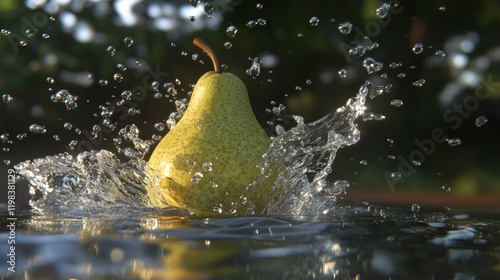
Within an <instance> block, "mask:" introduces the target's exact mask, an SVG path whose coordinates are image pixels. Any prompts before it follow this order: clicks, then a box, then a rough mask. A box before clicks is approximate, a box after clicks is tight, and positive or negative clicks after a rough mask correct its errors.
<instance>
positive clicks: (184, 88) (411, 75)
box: [0, 0, 500, 200]
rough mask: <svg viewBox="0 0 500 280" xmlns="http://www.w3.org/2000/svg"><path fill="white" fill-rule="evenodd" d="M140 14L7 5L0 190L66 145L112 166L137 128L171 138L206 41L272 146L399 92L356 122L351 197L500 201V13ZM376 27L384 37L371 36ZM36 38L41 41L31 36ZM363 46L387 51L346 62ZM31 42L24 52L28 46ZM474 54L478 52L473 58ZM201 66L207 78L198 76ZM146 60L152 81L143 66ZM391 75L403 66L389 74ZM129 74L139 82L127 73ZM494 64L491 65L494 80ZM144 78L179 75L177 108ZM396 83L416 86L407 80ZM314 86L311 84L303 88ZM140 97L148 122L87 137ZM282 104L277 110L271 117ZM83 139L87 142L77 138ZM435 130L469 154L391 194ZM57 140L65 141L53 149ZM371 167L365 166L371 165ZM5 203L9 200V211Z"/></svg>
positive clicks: (75, 5)
mask: <svg viewBox="0 0 500 280" xmlns="http://www.w3.org/2000/svg"><path fill="white" fill-rule="evenodd" d="M125 2H126V1H125ZM130 2H133V1H130ZM130 2H129V3H130ZM137 2H138V3H136V4H134V5H133V6H132V7H130V8H131V10H130V13H131V14H133V15H134V17H135V18H136V21H135V22H132V23H130V24H125V23H124V22H123V17H122V16H121V14H120V13H121V12H117V11H123V8H120V7H119V3H120V1H101V2H94V1H69V3H68V4H67V5H64V6H53V5H52V6H51V5H49V4H48V3H42V4H40V5H38V6H30V5H31V4H30V3H32V1H17V0H3V1H2V2H1V3H0V29H5V30H9V31H10V35H8V36H6V35H0V96H1V95H4V94H9V95H10V96H11V97H12V98H13V100H12V101H11V102H8V103H4V102H1V101H0V135H2V134H5V133H8V135H9V136H8V139H9V140H6V142H4V143H2V142H1V141H0V146H1V149H3V150H2V151H0V155H1V157H0V158H1V160H2V162H0V164H1V165H0V174H1V176H0V180H1V181H0V186H2V188H3V187H4V186H5V185H6V184H7V183H6V182H7V178H6V177H7V176H6V174H7V170H8V169H9V168H12V166H13V165H15V164H17V163H19V162H21V161H24V160H29V159H35V158H39V157H45V156H48V155H54V154H58V153H61V152H66V151H70V152H71V150H69V149H68V144H69V143H70V142H71V141H72V140H78V141H80V142H79V143H84V142H82V141H87V143H91V144H90V147H92V148H94V149H107V150H111V151H114V152H115V151H116V150H115V148H114V146H113V141H112V139H113V138H114V137H116V136H117V131H118V130H119V129H120V128H123V127H125V126H126V125H127V124H131V123H135V124H136V125H137V126H138V127H139V128H140V131H141V138H143V139H151V136H152V135H153V134H158V135H163V134H165V133H166V131H167V130H164V131H157V130H155V128H154V124H155V123H158V122H161V121H164V120H165V119H166V118H167V117H168V115H169V114H170V113H171V112H173V111H174V110H175V105H174V104H173V102H172V101H173V100H175V99H182V98H187V96H188V94H187V93H188V92H189V90H190V84H194V83H195V82H196V80H197V79H198V78H199V77H200V76H201V75H202V74H203V73H204V72H206V71H208V70H211V63H210V62H209V60H208V58H207V57H206V56H205V55H204V54H203V53H202V52H201V51H200V50H199V49H197V48H196V47H194V46H193V45H192V43H191V42H192V40H193V38H194V37H196V36H200V37H203V38H205V40H206V41H208V42H209V43H210V44H211V45H212V47H213V49H214V50H215V51H216V53H217V54H218V56H219V59H220V60H221V62H222V63H223V64H226V65H227V67H228V70H227V71H230V72H232V73H234V74H236V75H238V76H239V77H241V78H242V79H243V81H244V82H245V84H246V86H247V88H248V90H249V93H250V98H251V102H252V105H253V108H254V112H255V114H256V116H257V118H258V119H259V121H260V122H261V124H262V126H263V127H265V128H266V131H268V132H269V133H270V134H271V135H272V134H274V133H275V132H274V130H273V126H270V125H268V124H267V122H268V121H274V122H275V124H276V123H280V124H282V125H284V126H285V127H286V128H290V127H292V126H293V125H294V124H295V123H294V122H293V121H292V119H291V115H301V116H303V117H304V119H305V121H306V122H311V121H314V120H317V119H319V118H320V117H322V116H324V115H326V114H328V113H330V112H333V111H335V110H336V108H338V107H340V106H342V105H343V104H345V102H346V101H347V100H348V99H349V98H350V97H352V96H354V95H355V93H356V92H357V90H358V89H359V87H360V86H361V85H362V84H363V83H364V81H365V80H366V79H368V78H370V79H371V80H372V81H373V82H374V83H376V84H377V83H378V84H392V85H393V87H392V89H391V91H390V92H386V93H384V94H382V95H381V96H379V97H377V98H374V99H372V100H368V101H367V107H368V111H369V112H374V113H377V114H382V115H384V116H385V117H386V118H385V119H384V120H381V121H368V122H364V121H362V120H359V122H358V123H359V128H360V130H361V133H362V134H361V140H360V142H359V143H358V144H356V145H354V146H352V147H348V148H346V149H343V150H341V151H340V152H339V154H338V156H337V159H336V161H335V163H334V166H333V173H332V175H331V176H332V178H331V179H332V180H335V179H347V180H349V181H351V183H353V186H352V187H351V188H355V189H357V190H363V189H366V190H380V191H388V190H389V189H390V190H391V191H396V192H403V191H412V192H422V191H434V192H443V190H442V186H443V185H448V186H449V187H450V188H451V190H452V192H453V193H457V194H465V195H470V194H477V193H491V192H498V190H499V188H498V186H499V182H500V176H499V175H498V171H499V170H500V169H499V167H500V165H499V161H498V156H499V153H498V150H499V149H498V139H499V138H498V121H499V117H500V113H499V110H498V105H499V97H500V94H499V92H500V84H499V83H500V76H499V70H500V68H499V65H500V64H499V63H498V62H500V51H496V52H495V50H496V49H495V48H498V47H500V37H499V36H498V30H500V3H499V2H498V1H494V0H481V1H474V3H472V4H471V3H470V2H465V1H464V2H458V1H403V0H402V1H392V2H390V1H387V3H392V5H394V3H396V2H397V3H399V7H394V6H392V7H393V10H394V11H398V12H397V14H396V13H390V14H389V15H388V16H387V17H386V18H384V19H378V18H377V17H376V15H375V10H376V8H377V6H378V5H379V4H380V3H381V2H379V1H369V0H365V1H286V2H279V1H232V2H231V1H229V2H228V1H223V0H218V1H211V3H212V6H213V8H214V12H213V14H212V15H213V18H212V19H209V18H208V17H206V16H205V15H203V14H196V13H195V12H193V11H192V12H191V14H192V15H195V14H196V19H194V21H192V20H190V18H189V15H191V14H189V13H188V14H187V15H186V14H183V13H182V11H183V9H187V7H193V6H192V5H191V4H190V2H193V1H137ZM194 2H195V1H194ZM207 2H208V1H206V2H204V1H201V2H200V4H199V5H200V6H202V7H203V6H204V5H205V4H206V3H207ZM258 3H261V4H262V6H263V7H262V8H261V9H258V8H257V4H258ZM313 16H316V17H318V18H319V20H320V21H319V24H318V25H317V26H312V25H311V24H309V20H310V19H311V17H313ZM50 17H53V18H50ZM63 18H66V19H67V18H73V19H75V23H76V24H75V25H74V26H73V27H68V26H65V24H64V19H63ZM259 18H261V19H264V20H266V24H265V25H256V26H254V27H253V28H249V27H247V26H246V24H247V23H248V22H249V21H250V20H257V19H259ZM345 21H350V22H351V23H352V24H353V25H354V26H355V27H357V28H358V29H354V30H353V31H352V32H351V34H348V35H345V34H341V33H340V32H339V30H338V25H339V24H340V23H342V22H345ZM230 25H234V26H235V27H237V29H238V32H237V34H236V36H235V37H234V38H229V37H228V36H227V35H226V28H227V27H228V26H230ZM382 25H383V26H382ZM82 26H84V27H86V28H88V29H86V28H82ZM370 26H371V27H374V28H375V29H372V30H371V31H370V30H368V31H367V30H366V28H367V27H370ZM33 27H34V28H33ZM26 28H29V29H31V32H30V31H29V30H28V32H26ZM376 28H378V29H376ZM82 30H91V31H92V32H91V35H89V36H88V37H87V39H84V40H82V39H80V40H79V39H78V35H79V34H81V33H79V32H80V31H82ZM363 32H364V33H368V32H372V33H371V34H370V35H371V36H370V37H371V40H372V41H373V42H378V43H379V47H378V48H375V49H374V50H372V51H369V52H367V53H366V54H365V55H364V56H363V57H361V58H357V57H352V56H346V55H345V52H346V50H347V49H346V46H351V47H352V46H353V44H352V42H353V41H354V42H356V40H357V39H359V38H360V37H356V36H359V35H360V34H363ZM27 33H28V34H29V33H32V36H28V35H27ZM47 35H48V36H47ZM47 37H48V38H47ZM125 37H131V38H132V39H133V41H134V43H133V44H132V45H131V46H130V47H127V46H126V45H125V44H124V38H125ZM20 40H24V41H26V44H27V45H26V46H20V45H19V44H20ZM225 42H231V43H232V45H233V46H232V48H230V49H226V48H225V47H224V43H225ZM419 42H420V43H422V44H423V45H424V51H423V52H422V53H421V54H418V55H417V54H415V53H413V52H412V47H413V46H414V45H415V43H419ZM467 43H469V44H467ZM469 45H471V46H472V47H471V48H468V46H469ZM109 46H113V47H114V48H115V49H116V54H115V55H114V56H111V55H110V53H109V52H108V51H107V48H108V47H109ZM437 50H444V51H445V52H446V57H445V58H438V57H437V56H436V55H435V52H436V51H437ZM183 52H184V53H186V54H187V55H183ZM194 53H196V54H199V58H198V59H197V61H194V60H193V59H191V56H192V55H193V54H194ZM455 55H456V56H455ZM254 57H260V58H261V59H262V60H264V58H265V57H268V58H269V57H272V58H274V59H275V61H276V63H275V64H274V65H272V67H266V65H268V64H265V63H264V62H263V64H262V68H261V73H260V75H259V76H258V77H257V78H256V79H253V78H252V77H250V76H248V75H247V74H246V73H245V71H246V69H248V68H250V66H251V61H250V60H249V58H254ZM366 57H373V58H375V59H376V60H377V61H380V62H383V63H384V67H383V69H382V70H381V71H379V72H377V73H374V74H372V75H368V74H367V73H366V71H365V69H364V68H363V67H362V61H363V59H365V58H366ZM457 57H458V58H465V59H466V60H467V61H468V62H467V63H466V64H464V66H463V67H462V68H460V67H457V65H456V63H454V62H453V61H454V60H453V58H457ZM200 59H201V60H203V61H204V62H205V64H203V65H200V62H199V60H200ZM136 60H140V61H141V62H142V66H143V67H138V66H137V65H135V61H136ZM393 62H396V63H401V64H402V66H401V67H397V68H391V67H390V66H389V65H390V64H391V63H393ZM119 63H121V64H124V65H125V66H126V67H127V68H128V69H127V70H126V71H124V72H122V71H120V70H119V69H117V64H119ZM485 63H486V64H489V65H487V66H484V65H486V64H485ZM134 65H135V66H134ZM145 66H149V67H150V68H152V69H157V70H158V69H159V70H158V71H160V72H163V73H168V76H166V75H163V76H161V77H160V78H161V80H160V81H159V82H161V83H160V85H161V86H160V92H162V93H163V94H168V92H167V89H166V88H165V87H163V84H165V83H173V84H175V88H176V90H177V91H178V94H177V95H176V96H175V97H170V98H165V97H162V98H161V99H155V98H154V97H153V96H154V92H153V90H152V89H151V88H150V87H149V86H148V85H150V84H151V82H152V81H153V79H150V77H151V75H150V74H149V72H148V71H145ZM340 69H346V70H347V77H346V78H344V79H341V78H340V77H339V75H338V74H337V73H338V71H339V70H340ZM465 70H468V71H469V72H470V73H472V74H475V75H476V76H477V77H479V78H480V79H482V80H485V81H490V82H488V83H486V84H484V83H483V84H481V83H479V84H467V81H466V80H464V76H461V74H463V73H464V71H465ZM469 72H466V73H469ZM89 73H91V74H92V75H93V77H94V78H93V79H92V80H89V79H88V78H87V76H88V74H89ZM115 73H120V74H121V75H122V76H123V80H122V81H121V82H118V81H117V80H114V78H113V75H114V74H115ZM384 73H385V75H387V77H386V78H384V76H385V75H383V74H384ZM399 73H405V75H406V76H405V77H404V78H398V77H397V75H398V74H399ZM78 74H79V76H78ZM48 77H52V78H53V79H54V83H53V84H50V83H48V82H47V78H48ZM102 79H105V80H107V81H108V82H109V83H108V85H107V86H102V85H100V84H99V81H100V80H102ZM176 79H178V80H179V81H180V85H179V84H176ZM308 79H310V80H311V83H310V84H309V83H308V82H306V80H308ZM418 79H425V81H426V83H425V84H424V85H423V86H422V87H416V86H414V85H413V82H414V81H416V80H418ZM145 81H147V83H146V84H145ZM495 81H498V82H496V83H495ZM450 85H461V86H459V89H457V90H454V91H451V92H453V93H454V94H449V95H445V94H444V93H443V92H444V90H445V89H446V88H447V86H450ZM134 88H141V89H146V90H145V91H144V100H141V101H137V100H133V101H134V103H133V104H136V105H134V106H137V109H140V111H141V113H140V114H135V115H128V114H126V113H125V112H124V111H123V110H122V109H123V108H124V107H122V108H116V109H115V114H114V115H113V116H111V117H110V120H111V121H112V122H113V123H114V124H115V125H116V127H117V129H116V130H115V131H111V132H109V133H108V132H106V133H104V134H103V137H104V138H99V141H97V140H96V141H94V142H91V141H89V139H88V137H86V136H85V134H86V132H91V131H92V127H93V126H94V125H95V124H100V123H101V121H102V116H101V109H100V108H99V106H102V105H104V106H109V105H113V104H114V103H113V102H114V101H116V100H119V99H120V98H119V97H120V94H121V93H122V92H123V91H124V90H133V89H134ZM61 89H66V90H68V91H69V92H70V93H71V94H72V95H76V96H78V98H79V99H78V101H77V103H78V107H77V108H76V109H74V110H67V108H66V106H65V105H64V104H62V103H54V102H52V101H51V98H50V97H51V95H53V94H54V93H55V92H57V91H59V90H61ZM486 89H487V90H488V93H489V96H488V98H487V99H485V100H480V101H479V103H478V106H476V107H477V108H476V107H474V110H472V111H471V112H466V113H467V114H463V115H460V118H459V120H460V121H461V123H460V125H457V128H456V129H454V128H453V127H452V125H454V124H455V122H451V121H449V120H447V119H446V118H445V117H444V115H443V114H444V113H445V112H447V110H450V109H452V110H453V109H454V108H456V107H454V105H463V102H464V100H467V97H469V98H473V97H474V94H475V92H477V91H478V90H479V91H481V92H486ZM443 96H447V97H448V101H447V102H441V101H440V100H441V99H440V98H442V97H443ZM141 99H142V98H141ZM393 99H400V100H403V101H404V105H403V106H402V107H400V108H396V107H394V106H391V105H390V102H391V101H392V100H393ZM469 100H470V99H469ZM135 101H137V102H135ZM273 101H274V102H275V103H276V105H272V102H273ZM106 102H109V104H108V105H106ZM130 104H132V103H130ZM130 104H129V105H130ZM279 104H284V105H285V106H286V110H285V111H284V112H283V116H282V119H283V121H281V122H279V121H277V120H276V117H274V118H273V115H272V114H269V113H267V112H266V109H272V107H274V106H277V105H279ZM454 116H457V115H456V114H454ZM478 116H485V117H487V119H488V122H487V123H486V124H485V125H484V126H482V127H477V126H476V125H475V119H476V118H477V117H478ZM66 122H71V123H72V124H73V128H72V129H71V130H67V129H64V128H63V124H64V123H66ZM33 123H36V124H40V125H43V126H45V127H46V130H47V132H46V133H45V134H33V133H31V132H29V131H28V128H29V126H30V125H31V124H33ZM75 128H79V129H80V130H82V131H83V133H82V134H80V135H78V134H77V133H76V132H75ZM436 128H439V129H443V130H444V131H445V133H446V135H447V136H448V137H449V138H460V139H461V142H462V144H461V145H459V146H456V147H451V146H448V145H447V144H446V143H444V144H436V148H435V151H434V152H433V153H432V154H431V155H429V156H427V157H426V158H425V160H424V161H423V162H422V166H420V167H414V168H415V170H416V173H415V174H413V175H411V176H409V177H408V178H406V180H405V181H404V182H399V183H397V184H395V185H392V186H389V184H388V183H387V181H386V178H385V177H384V173H385V172H394V171H397V170H398V166H399V165H400V163H401V161H400V160H398V159H395V160H393V159H390V158H388V155H394V156H396V157H398V156H402V157H403V158H406V159H407V158H408V156H409V155H410V153H411V152H412V151H414V150H415V149H416V148H417V147H416V145H415V143H414V141H415V140H416V139H419V140H422V139H425V138H429V137H431V135H432V134H431V133H432V131H433V130H434V129H436ZM24 133H27V134H26V135H27V137H25V138H24V139H23V140H19V139H18V138H17V135H19V134H21V135H22V134H24ZM53 135H58V136H59V138H60V140H59V141H56V140H54V138H53ZM388 138H391V139H393V140H394V144H391V143H389V142H388V141H387V139H388ZM10 140H11V141H12V143H10V142H9V141H10ZM78 147H89V146H82V145H81V146H77V151H79V152H80V151H82V150H78ZM73 152H75V151H73ZM148 156H149V155H148ZM148 156H147V157H148ZM147 157H146V158H147ZM361 160H366V161H367V164H366V165H362V164H360V163H359V162H360V161H361ZM17 190H18V193H22V196H23V197H25V198H27V197H28V195H27V186H25V184H24V183H23V182H19V183H17ZM5 193H6V192H5V191H2V192H0V198H1V199H2V200H5ZM24 200H26V199H24Z"/></svg>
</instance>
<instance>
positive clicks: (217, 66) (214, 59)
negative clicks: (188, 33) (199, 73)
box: [193, 37, 222, 74]
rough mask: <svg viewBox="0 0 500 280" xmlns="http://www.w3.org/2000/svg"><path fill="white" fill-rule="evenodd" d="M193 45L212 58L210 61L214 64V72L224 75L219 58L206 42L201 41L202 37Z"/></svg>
mask: <svg viewBox="0 0 500 280" xmlns="http://www.w3.org/2000/svg"><path fill="white" fill-rule="evenodd" d="M193 44H194V45H195V46H197V47H198V48H200V49H202V50H203V52H204V53H206V54H207V55H208V57H210V60H212V63H213V64H214V70H215V72H217V73H219V74H220V73H222V70H221V69H220V64H219V60H218V59H217V56H216V55H215V52H214V51H213V50H212V48H211V47H210V46H209V45H208V44H207V42H205V40H203V39H201V38H200V37H196V38H194V40H193Z"/></svg>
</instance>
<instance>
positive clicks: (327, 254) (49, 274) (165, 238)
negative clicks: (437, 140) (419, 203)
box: [0, 206, 500, 279]
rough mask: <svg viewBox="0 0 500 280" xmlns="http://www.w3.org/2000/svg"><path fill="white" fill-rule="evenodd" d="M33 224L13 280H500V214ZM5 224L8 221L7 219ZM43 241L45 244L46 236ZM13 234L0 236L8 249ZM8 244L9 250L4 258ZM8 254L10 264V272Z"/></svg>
mask: <svg viewBox="0 0 500 280" xmlns="http://www.w3.org/2000/svg"><path fill="white" fill-rule="evenodd" d="M178 214H179V213H175V212H169V211H167V212H158V213H156V214H151V215H149V216H148V217H139V218H135V217H134V218H132V217H130V218H127V219H125V218H113V217H104V216H101V217H91V218H63V219H51V218H47V217H41V216H38V217H33V218H30V219H33V220H28V221H23V222H21V223H19V226H20V228H19V233H18V235H16V273H10V274H7V273H6V272H4V271H2V272H1V274H2V277H3V276H7V275H8V278H6V279H498V277H500V269H499V268H498V264H499V263H500V252H499V249H498V248H499V246H500V243H499V240H500V233H499V228H500V224H499V222H498V219H497V218H498V213H479V212H474V213H464V212H456V213H447V214H446V215H445V214H442V213H435V212H433V213H425V212H419V213H418V214H415V213H412V212H411V210H409V209H406V210H402V209H390V208H384V209H375V208H374V207H366V206H361V207H350V208H343V209H341V210H340V211H337V212H336V216H335V217H333V216H331V217H329V218H328V219H322V220H317V221H304V220H295V219H293V218H280V219H278V218H269V217H229V218H227V217H226V218H221V217H211V218H196V217H186V216H182V215H180V216H179V215H178ZM2 215H5V214H2ZM40 232H43V233H44V234H40ZM8 235H9V233H7V232H3V233H0V239H1V240H6V239H7V238H8ZM7 246H8V244H7V242H1V243H0V249H1V250H2V252H4V251H8V247H7ZM8 258H9V257H8V256H7V255H6V254H2V255H1V256H0V261H1V262H2V263H6V262H7V261H8Z"/></svg>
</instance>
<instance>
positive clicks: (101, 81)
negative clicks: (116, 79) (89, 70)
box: [99, 79, 109, 87]
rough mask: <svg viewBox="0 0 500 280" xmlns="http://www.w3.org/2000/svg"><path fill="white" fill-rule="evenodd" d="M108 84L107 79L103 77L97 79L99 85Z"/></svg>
mask: <svg viewBox="0 0 500 280" xmlns="http://www.w3.org/2000/svg"><path fill="white" fill-rule="evenodd" d="M108 84H109V82H108V80H105V79H101V80H99V85H101V86H103V87H105V86H107V85H108Z"/></svg>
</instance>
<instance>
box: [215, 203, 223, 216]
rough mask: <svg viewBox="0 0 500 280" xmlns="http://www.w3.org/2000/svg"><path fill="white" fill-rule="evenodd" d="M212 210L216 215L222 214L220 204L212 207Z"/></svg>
mask: <svg viewBox="0 0 500 280" xmlns="http://www.w3.org/2000/svg"><path fill="white" fill-rule="evenodd" d="M213 210H214V212H215V213H217V214H222V204H220V203H218V204H217V205H215V206H214V209H213Z"/></svg>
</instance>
